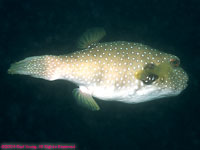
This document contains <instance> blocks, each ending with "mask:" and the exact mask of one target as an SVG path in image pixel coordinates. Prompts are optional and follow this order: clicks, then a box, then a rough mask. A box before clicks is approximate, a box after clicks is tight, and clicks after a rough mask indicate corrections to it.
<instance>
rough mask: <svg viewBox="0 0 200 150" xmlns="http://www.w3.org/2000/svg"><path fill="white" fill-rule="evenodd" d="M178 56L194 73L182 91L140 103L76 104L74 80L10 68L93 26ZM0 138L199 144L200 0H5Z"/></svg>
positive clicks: (90, 148) (97, 144)
mask: <svg viewBox="0 0 200 150" xmlns="http://www.w3.org/2000/svg"><path fill="white" fill-rule="evenodd" d="M97 26H100V27H104V28H105V29H106V31H107V36H106V37H105V39H104V41H114V40H126V41H136V42H142V43H145V44H148V45H151V46H153V47H155V48H158V49H161V50H163V51H165V52H168V53H172V54H175V55H177V56H178V57H179V58H180V59H181V64H182V66H183V68H184V69H185V70H186V71H187V72H188V74H189V78H190V81H189V86H188V88H187V89H186V90H185V91H184V92H183V93H181V94H180V95H179V96H177V97H173V98H166V99H163V100H155V101H152V102H147V103H141V104H137V105H129V104H121V103H117V102H104V101H99V100H97V102H98V103H99V105H100V107H101V108H102V109H101V111H99V112H91V111H88V110H85V109H83V108H81V107H79V106H77V104H76V103H75V101H74V99H73V97H72V94H71V91H72V90H73V89H74V87H75V85H73V84H72V83H70V82H67V81H61V80H59V81H54V82H49V81H45V80H42V79H35V78H31V77H27V76H18V75H15V76H11V75H8V74H7V69H8V68H9V65H10V64H11V63H13V62H15V61H19V60H21V59H24V58H25V57H29V56H37V55H44V54H57V55H59V54H66V53H69V52H72V51H74V50H75V49H76V44H75V43H76V40H77V38H78V37H79V36H80V35H81V33H83V31H85V30H86V29H88V28H91V27H97ZM0 70H1V71H0V79H1V86H0V106H1V108H0V143H33V144H38V143H52V144H54V143H66V144H67V143H75V144H76V145H77V147H78V148H77V149H82V150H97V149H98V150H104V149H105V150H107V149H108V150H117V149H122V150H125V149H134V150H142V149H144V150H149V149H153V150H155V149H159V150H161V149H162V150H175V149H176V150H177V149H181V150H183V149H187V150H194V149H200V119H199V115H200V90H199V89H200V79H199V77H200V1H199V0H190V1H187V0H185V1H184V0H135V1H128V0H126V1H125V0H123V1H103V0H101V1H98V2H97V1H89V0H77V1H76V0H74V1H68V0H57V1H50V0H18V1H17V0H4V1H3V0H1V1H0Z"/></svg>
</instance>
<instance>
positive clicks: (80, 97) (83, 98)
mask: <svg viewBox="0 0 200 150" xmlns="http://www.w3.org/2000/svg"><path fill="white" fill-rule="evenodd" d="M73 95H74V98H75V99H76V101H77V103H78V104H79V105H81V106H83V107H85V108H87V109H90V110H92V111H98V110H100V107H99V105H98V104H97V103H96V102H95V100H94V99H93V97H92V96H91V95H89V94H87V93H83V92H82V91H80V89H79V88H76V89H74V90H73Z"/></svg>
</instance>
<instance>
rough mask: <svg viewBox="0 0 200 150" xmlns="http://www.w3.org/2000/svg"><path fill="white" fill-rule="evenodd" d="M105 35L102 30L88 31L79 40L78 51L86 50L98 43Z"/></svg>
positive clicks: (93, 29)
mask: <svg viewBox="0 0 200 150" xmlns="http://www.w3.org/2000/svg"><path fill="white" fill-rule="evenodd" d="M105 35H106V31H105V30H104V29H103V28H92V29H88V30H86V31H85V32H84V33H83V35H82V36H81V37H80V38H79V40H78V43H77V47H78V48H80V49H85V48H88V47H89V46H91V45H92V44H94V43H98V42H99V41H100V40H101V39H102V38H103V37H104V36H105Z"/></svg>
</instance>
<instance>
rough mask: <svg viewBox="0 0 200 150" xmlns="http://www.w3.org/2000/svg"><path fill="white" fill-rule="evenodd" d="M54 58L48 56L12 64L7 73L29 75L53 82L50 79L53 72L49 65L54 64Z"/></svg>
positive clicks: (29, 58)
mask: <svg viewBox="0 0 200 150" xmlns="http://www.w3.org/2000/svg"><path fill="white" fill-rule="evenodd" d="M56 57H57V56H49V55H45V56H34V57H28V58H26V59H24V60H21V61H19V62H16V63H14V64H12V65H11V67H10V68H9V69H8V73H9V74H22V75H30V76H32V77H35V78H42V79H46V80H55V79H52V74H53V73H54V70H53V68H52V67H51V64H52V63H54V61H55V59H56ZM50 67H51V68H50ZM50 69H51V70H50Z"/></svg>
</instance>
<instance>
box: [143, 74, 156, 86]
mask: <svg viewBox="0 0 200 150" xmlns="http://www.w3.org/2000/svg"><path fill="white" fill-rule="evenodd" d="M157 79H158V75H156V74H149V75H147V76H146V77H145V78H144V79H142V82H143V83H144V84H146V85H150V84H152V83H153V82H154V81H156V80H157Z"/></svg>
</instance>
